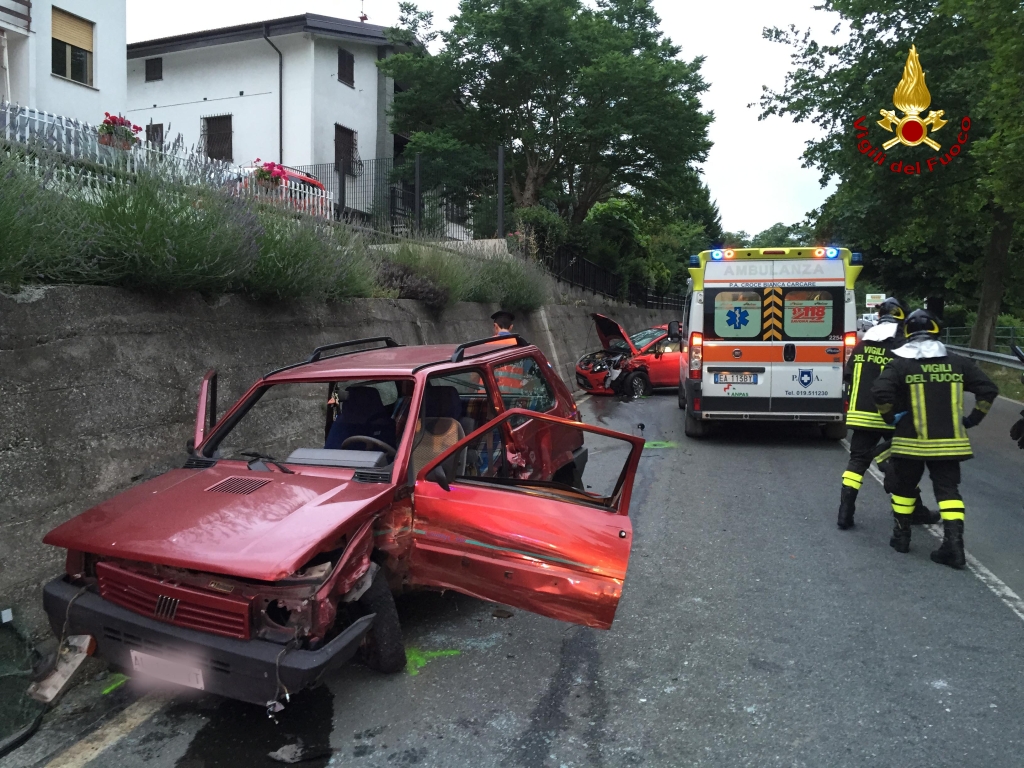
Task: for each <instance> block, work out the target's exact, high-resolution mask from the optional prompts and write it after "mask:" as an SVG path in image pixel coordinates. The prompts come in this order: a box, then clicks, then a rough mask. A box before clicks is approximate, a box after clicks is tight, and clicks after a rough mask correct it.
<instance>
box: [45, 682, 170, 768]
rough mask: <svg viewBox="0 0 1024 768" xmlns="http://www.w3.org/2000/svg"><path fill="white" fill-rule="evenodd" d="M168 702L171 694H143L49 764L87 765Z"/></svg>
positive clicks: (54, 767)
mask: <svg viewBox="0 0 1024 768" xmlns="http://www.w3.org/2000/svg"><path fill="white" fill-rule="evenodd" d="M167 702H168V698H166V697H164V696H157V695H150V696H143V697H142V698H141V699H139V700H138V701H136V702H134V703H133V704H131V705H130V706H128V707H126V708H125V709H124V710H123V711H122V712H121V713H120V714H118V715H117V716H116V717H115V718H114V719H112V720H110V721H108V722H106V723H104V724H103V725H102V726H100V727H99V728H97V729H96V730H95V731H93V732H92V733H90V734H89V735H87V736H86V737H85V738H83V739H82V740H81V741H79V742H77V743H75V744H72V745H71V746H70V747H68V748H67V749H65V750H64V751H63V752H61V753H60V754H59V755H57V756H56V757H55V758H53V760H51V761H50V762H48V763H47V764H46V768H83V766H85V765H87V764H88V763H89V762H90V761H92V760H94V759H96V757H98V756H99V755H100V754H101V753H102V752H104V751H105V750H107V749H109V748H110V747H112V746H113V745H114V744H116V743H117V742H119V741H120V740H121V739H123V738H124V737H125V736H127V735H128V734H129V733H131V732H132V731H134V730H135V729H136V728H138V727H139V726H140V725H142V724H143V723H144V722H146V721H147V720H149V718H151V717H152V716H153V715H155V714H156V713H157V712H159V711H160V710H161V709H163V707H164V705H165V704H166V703H167Z"/></svg>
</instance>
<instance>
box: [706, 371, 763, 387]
mask: <svg viewBox="0 0 1024 768" xmlns="http://www.w3.org/2000/svg"><path fill="white" fill-rule="evenodd" d="M715 384H757V374H756V373H716V374H715Z"/></svg>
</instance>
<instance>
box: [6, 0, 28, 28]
mask: <svg viewBox="0 0 1024 768" xmlns="http://www.w3.org/2000/svg"><path fill="white" fill-rule="evenodd" d="M0 21H2V22H4V23H5V25H7V24H9V25H11V26H12V27H16V28H18V29H24V30H25V31H26V32H28V31H30V30H31V29H32V3H31V0H0Z"/></svg>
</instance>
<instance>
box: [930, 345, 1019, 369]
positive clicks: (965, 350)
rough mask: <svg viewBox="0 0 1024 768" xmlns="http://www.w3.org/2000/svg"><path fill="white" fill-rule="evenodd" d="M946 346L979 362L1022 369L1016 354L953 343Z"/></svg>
mask: <svg viewBox="0 0 1024 768" xmlns="http://www.w3.org/2000/svg"><path fill="white" fill-rule="evenodd" d="M947 346H948V347H949V349H951V350H953V351H954V352H956V353H957V354H958V355H963V356H964V357H969V358H971V359H972V360H977V361H978V362H979V363H992V365H1001V366H1003V367H1005V368H1013V369H1014V370H1017V371H1024V363H1022V362H1021V361H1020V360H1018V359H1017V356H1016V355H1003V354H1000V353H998V352H985V351H983V350H980V349H971V348H970V347H960V346H957V345H955V344H948V345H947Z"/></svg>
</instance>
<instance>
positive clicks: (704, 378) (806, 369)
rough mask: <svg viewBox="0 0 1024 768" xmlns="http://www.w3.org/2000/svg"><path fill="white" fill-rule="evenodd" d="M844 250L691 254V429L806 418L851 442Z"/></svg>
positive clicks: (852, 274) (855, 265) (683, 386)
mask: <svg viewBox="0 0 1024 768" xmlns="http://www.w3.org/2000/svg"><path fill="white" fill-rule="evenodd" d="M862 268H863V259H862V257H861V255H860V254H859V253H850V251H849V250H847V249H846V248H743V249H719V250H713V251H703V252H702V253H700V254H698V255H696V256H691V257H690V277H691V279H690V289H689V291H688V293H687V300H686V301H687V303H686V307H685V311H684V317H685V318H686V320H685V321H684V323H685V325H684V326H683V327H681V328H670V331H669V332H670V334H671V333H672V332H673V331H675V332H676V334H677V335H680V336H682V338H683V339H685V340H687V341H688V345H687V354H685V355H682V356H681V363H680V370H679V407H680V408H684V409H685V411H686V415H685V430H684V431H685V432H686V434H687V435H689V436H690V437H703V436H704V435H706V434H707V433H708V431H709V429H710V428H711V425H712V423H713V422H716V421H737V420H742V421H801V422H810V423H813V424H818V425H820V426H821V428H822V431H823V433H824V434H825V436H826V437H828V438H830V439H835V440H838V439H840V438H842V437H844V436H845V435H846V427H845V425H844V418H845V411H846V402H845V400H844V396H843V366H844V364H845V363H846V360H847V359H848V357H849V355H850V354H851V353H852V352H853V348H854V347H855V346H856V345H857V315H856V304H855V302H854V294H853V286H854V283H855V282H856V280H857V276H858V275H859V274H860V271H861V269H862Z"/></svg>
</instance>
